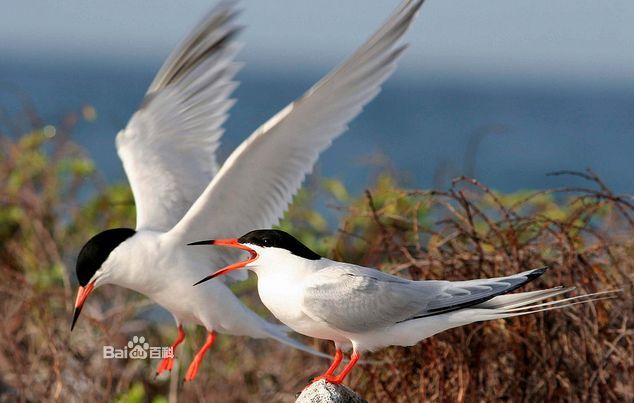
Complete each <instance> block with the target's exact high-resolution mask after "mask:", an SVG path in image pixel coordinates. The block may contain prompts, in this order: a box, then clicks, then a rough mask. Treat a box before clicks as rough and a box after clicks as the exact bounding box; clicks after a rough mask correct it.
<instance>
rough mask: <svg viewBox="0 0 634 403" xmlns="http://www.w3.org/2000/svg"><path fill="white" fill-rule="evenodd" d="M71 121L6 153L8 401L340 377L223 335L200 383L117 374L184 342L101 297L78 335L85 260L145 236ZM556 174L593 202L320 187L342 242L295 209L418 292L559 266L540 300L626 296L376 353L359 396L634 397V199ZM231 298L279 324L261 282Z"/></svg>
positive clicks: (127, 297) (220, 389) (296, 224)
mask: <svg viewBox="0 0 634 403" xmlns="http://www.w3.org/2000/svg"><path fill="white" fill-rule="evenodd" d="M25 116H26V117H27V118H28V114H27V115H25ZM25 119H26V118H25ZM74 120H75V117H74V115H71V116H70V117H69V118H68V119H67V120H65V121H64V122H63V123H62V124H60V125H58V126H57V127H55V131H54V132H53V134H54V136H53V137H52V136H51V128H50V127H45V126H44V127H43V125H42V124H41V122H34V121H31V122H28V119H26V121H27V123H30V125H31V126H33V127H36V128H37V129H36V130H31V129H29V130H23V129H20V128H19V127H14V130H15V131H16V133H13V135H12V136H7V135H6V134H7V133H5V136H4V137H3V138H2V140H1V141H2V148H1V151H0V186H1V187H2V191H1V192H0V195H1V196H0V197H1V199H0V203H1V204H0V206H1V207H0V238H1V242H0V278H2V282H0V304H1V307H2V315H3V318H2V324H1V325H0V400H1V401H13V400H23V401H49V400H52V401H85V400H113V399H119V400H123V401H153V402H160V401H166V400H174V399H176V398H178V399H179V400H182V401H190V400H194V399H203V398H207V399H211V400H213V401H260V400H272V401H293V400H294V397H295V393H296V392H298V391H300V390H301V388H302V387H303V385H304V384H305V383H306V381H307V380H308V379H310V378H311V377H312V376H314V375H316V374H318V373H319V372H320V371H322V370H323V369H324V368H325V366H326V365H327V362H325V361H324V360H322V359H318V358H313V357H307V356H305V355H304V354H302V353H300V352H296V351H291V350H289V349H287V348H284V347H283V346H280V345H277V344H275V343H272V342H266V341H254V340H250V339H246V338H228V337H219V339H218V342H217V344H216V346H215V348H213V349H212V351H211V353H210V354H209V355H208V357H207V359H206V360H205V362H204V364H203V367H202V371H201V373H200V375H199V378H198V379H197V380H196V381H195V382H193V383H191V384H187V385H182V383H181V382H180V381H179V379H180V375H179V374H178V368H177V370H176V371H174V373H173V374H172V375H171V376H167V377H165V376H162V377H160V378H158V379H153V368H154V367H155V366H156V364H157V362H150V360H127V361H126V360H105V359H103V358H102V346H104V345H114V346H123V345H125V343H126V342H127V340H129V338H130V337H131V336H132V335H137V334H142V335H144V336H145V337H146V338H147V339H148V340H149V341H150V342H151V344H152V345H167V343H168V342H169V341H171V339H172V337H174V336H175V329H174V328H173V325H171V324H169V323H160V324H157V323H156V322H154V321H149V320H148V319H147V315H144V314H143V312H146V310H147V309H148V306H149V304H148V302H147V301H146V300H145V299H144V298H142V297H140V296H138V295H135V294H133V293H131V292H128V291H125V290H122V289H118V288H115V287H104V289H103V290H99V292H97V293H95V295H94V296H92V297H91V301H89V303H88V304H87V306H86V308H85V311H84V315H82V318H81V319H80V323H79V326H78V329H77V330H75V332H74V333H73V334H72V336H71V333H70V332H69V319H70V315H71V311H72V302H73V297H74V291H75V287H76V285H75V283H74V275H73V274H72V270H73V267H74V258H75V256H76V253H77V251H78V248H80V247H81V245H82V243H83V242H84V241H85V240H86V239H87V238H88V237H89V236H90V235H92V234H94V233H95V232H98V231H99V230H100V229H103V228H106V227H115V226H132V224H133V203H132V198H131V195H130V192H129V190H128V189H127V188H126V187H125V186H106V185H104V184H103V181H101V180H99V178H98V175H97V174H96V173H95V172H94V167H93V165H92V163H91V161H90V160H89V159H88V158H86V157H85V155H84V154H83V152H82V151H81V150H80V149H79V148H78V147H77V146H76V145H74V144H73V143H72V142H71V141H69V139H68V136H67V134H68V131H69V130H70V128H71V127H72V125H73V124H74ZM25 132H28V134H26V135H23V134H22V133H25ZM9 134H11V133H9ZM51 137H52V138H51ZM558 174H559V175H571V177H578V176H581V178H582V179H583V180H585V181H586V182H585V183H586V186H585V187H583V188H568V189H551V190H546V191H541V192H520V193H514V194H511V195H508V194H501V193H498V192H495V191H493V190H490V189H488V188H487V187H486V186H484V185H482V184H480V183H478V182H477V181H475V180H471V179H468V178H459V179H457V180H455V181H454V182H453V184H452V185H451V186H449V189H448V190H446V191H418V190H414V191H411V190H406V189H402V188H399V187H398V186H396V185H395V183H394V181H393V180H392V179H391V178H390V177H388V176H383V177H380V178H378V179H377V181H376V184H375V185H374V186H373V187H372V188H371V189H369V190H368V191H366V192H365V194H363V195H362V196H360V197H356V198H355V197H350V196H348V195H347V194H346V192H345V190H344V189H343V188H342V187H341V186H340V184H339V183H338V182H336V181H323V183H324V184H325V185H324V186H322V187H321V188H320V189H321V190H319V191H318V192H317V193H321V194H322V196H323V193H326V195H327V196H324V197H325V198H326V199H327V200H331V205H332V206H334V207H335V209H336V210H337V211H338V216H339V224H338V230H332V229H329V227H328V225H327V224H326V223H325V221H324V219H323V218H322V217H321V216H320V215H319V213H317V212H315V210H314V209H312V208H311V203H312V201H313V199H312V198H311V197H310V193H309V192H307V191H303V192H302V193H301V194H300V195H299V197H298V198H297V199H296V202H295V204H294V206H293V207H292V208H291V210H290V212H289V213H288V214H287V217H286V219H285V221H284V223H283V224H282V226H283V227H284V228H285V229H288V230H290V231H291V232H293V233H294V234H296V235H298V236H300V237H301V238H302V239H303V240H304V241H305V242H307V243H308V244H309V245H310V246H311V247H313V248H315V249H317V250H319V251H320V252H321V253H324V254H326V255H328V256H329V257H333V258H335V259H341V260H346V261H350V262H356V263H360V264H364V265H368V266H375V267H380V268H381V269H383V270H385V271H388V272H390V273H395V274H399V275H402V276H407V277H410V278H413V279H435V278H446V279H456V280H458V279H466V278H477V277H488V276H501V275H505V274H511V273H515V272H518V271H521V270H526V269H527V268H535V267H541V266H548V267H549V268H551V270H550V271H549V272H548V273H547V275H545V276H543V277H542V278H540V279H539V280H538V281H536V282H535V283H532V284H530V285H528V287H526V288H527V289H534V288H543V287H550V286H555V285H560V284H564V285H575V286H576V287H577V290H576V291H575V292H576V293H578V294H583V293H590V292H596V291H601V290H606V289H608V290H609V289H622V290H623V292H622V293H621V294H620V295H618V297H617V298H613V299H607V300H603V301H600V302H597V303H593V304H585V305H577V306H574V307H572V308H570V309H565V310H560V311H554V312H546V313H540V314H536V315H531V316H526V317H521V318H514V319H508V320H497V321H492V322H487V323H481V324H473V325H470V326H466V327H463V328H459V329H453V330H450V331H447V332H445V333H442V334H440V335H437V336H436V337H433V338H431V339H428V340H425V341H423V342H421V343H419V344H418V345H416V346H415V347H412V348H407V349H406V348H390V349H386V350H383V351H381V352H377V353H375V354H372V355H369V356H368V357H367V358H368V361H369V363H367V364H365V365H360V366H358V368H357V369H356V370H355V371H353V373H352V376H351V377H350V379H349V385H350V386H351V387H353V388H354V389H355V390H356V391H357V392H359V393H360V394H361V395H363V396H364V397H365V398H366V399H368V400H369V401H395V402H401V401H402V402H406V401H407V402H408V401H447V402H454V401H458V402H460V401H499V400H508V401H632V400H633V399H634V390H633V388H634V386H633V381H632V379H634V362H633V361H634V334H633V326H632V314H633V305H632V288H633V287H632V281H633V278H632V273H633V272H634V270H633V269H634V245H633V243H632V239H633V237H632V235H634V218H633V214H634V206H633V203H634V199H633V198H632V196H622V195H616V194H613V193H612V192H611V191H610V190H609V189H608V187H607V186H605V185H604V183H603V182H601V180H600V179H599V178H598V177H597V176H596V175H594V174H593V173H592V172H590V171H588V172H585V173H572V172H568V173H565V172H562V173H558ZM212 269H213V268H211V267H210V270H212ZM235 291H236V292H237V293H239V294H240V295H241V296H242V297H243V299H244V300H245V301H247V302H249V303H251V304H252V306H253V307H254V308H255V309H257V310H258V312H260V313H262V314H263V315H266V311H265V310H264V309H263V307H262V306H261V304H259V303H258V301H257V297H256V296H255V295H254V287H253V282H252V281H251V282H246V283H242V284H238V285H236V288H235ZM189 334H190V335H192V336H193V337H191V338H189V339H188V341H187V342H186V343H185V345H184V346H183V348H182V349H181V350H180V351H178V352H177V355H178V357H179V358H180V362H181V363H183V362H185V363H188V362H189V360H190V359H191V356H192V352H193V351H195V349H196V348H197V347H199V346H200V345H201V344H202V340H203V337H204V335H203V334H202V331H201V329H198V333H197V332H195V331H193V330H192V331H190V333H189ZM305 341H306V342H307V343H312V344H313V345H314V346H315V347H318V348H321V349H322V350H324V351H330V350H331V349H332V346H330V345H328V343H325V342H317V341H314V340H309V339H305ZM182 366H183V365H182V364H181V369H180V371H181V372H183V369H182Z"/></svg>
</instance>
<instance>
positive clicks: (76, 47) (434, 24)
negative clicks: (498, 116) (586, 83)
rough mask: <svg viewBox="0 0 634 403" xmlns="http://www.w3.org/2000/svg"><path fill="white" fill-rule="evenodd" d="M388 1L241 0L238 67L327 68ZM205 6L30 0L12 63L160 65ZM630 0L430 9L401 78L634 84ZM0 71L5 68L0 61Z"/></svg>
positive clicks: (199, 1) (460, 3)
mask: <svg viewBox="0 0 634 403" xmlns="http://www.w3.org/2000/svg"><path fill="white" fill-rule="evenodd" d="M397 3H398V2H397V1H387V0H376V1H372V2H370V1H368V0H345V1H341V0H339V1H335V0H275V1H263V0H243V1H242V2H241V6H242V8H243V9H244V13H243V15H242V16H241V18H240V22H241V23H242V24H244V25H245V26H246V27H247V29H246V30H245V32H244V33H243V35H242V40H243V42H245V44H246V47H245V49H244V50H243V52H242V54H241V59H242V60H244V61H246V62H248V63H255V64H257V65H259V66H262V67H276V68H285V69H295V68H307V67H322V66H326V67H328V66H330V65H332V64H333V63H336V62H337V61H340V60H341V59H342V58H344V57H345V56H346V55H348V54H349V53H350V52H352V51H353V50H354V49H355V48H356V46H358V45H359V44H360V43H361V42H362V41H363V40H364V39H365V38H366V37H367V36H368V35H369V34H370V33H371V32H372V31H373V30H374V29H375V28H376V27H377V26H378V25H379V23H380V22H381V21H382V20H383V19H384V18H385V17H386V16H387V15H388V14H389V13H390V11H391V10H392V9H393V8H394V7H395V6H396V4H397ZM213 4H215V3H214V1H209V0H195V1H187V2H181V1H173V0H172V1H169V0H152V1H138V0H137V1H134V0H109V1H86V0H56V1H50V0H22V1H14V2H13V4H12V5H11V6H9V7H4V10H5V11H4V12H3V13H1V14H0V52H1V53H2V54H4V55H5V56H4V57H24V56H29V57H38V58H43V59H44V60H53V59H62V60H66V61H69V60H70V61H72V60H75V59H77V58H79V59H88V60H108V61H110V62H112V63H115V64H118V63H122V64H132V63H137V64H138V63H143V64H145V63H148V64H149V63H152V64H156V63H160V61H161V60H162V59H163V58H164V57H165V56H166V55H167V53H168V52H169V51H170V50H171V49H172V48H173V47H174V46H175V45H176V43H177V42H178V41H179V40H180V39H181V38H182V37H183V36H184V35H185V34H186V33H187V32H188V31H189V29H190V28H191V27H192V26H193V25H194V24H195V23H196V22H197V21H198V20H199V19H200V18H201V17H202V16H203V15H204V14H205V13H206V11H207V10H209V8H210V7H211V6H212V5H213ZM632 21H634V1H632V0H610V1H603V0H576V1H571V0H532V1H510V0H483V1H473V0H443V1H441V0H428V1H427V4H425V5H424V6H423V9H422V13H421V15H420V17H419V19H418V20H417V21H416V23H415V26H414V28H413V30H412V31H411V32H410V33H409V34H408V37H407V40H408V42H410V43H411V45H412V46H411V49H410V50H409V52H408V55H407V56H406V58H405V59H404V60H403V64H402V69H403V70H404V71H405V72H406V73H407V72H409V73H414V72H429V71H432V72H434V71H435V72H456V73H459V74H466V75H469V74H476V75H477V74H488V75H494V76H495V75H499V76H516V75H517V76H522V77H525V78H540V77H541V76H542V75H546V76H549V77H555V78H557V77H559V78H562V79H570V78H573V79H583V80H585V79H588V80H598V81H604V80H616V81H623V80H625V81H627V82H630V83H632V82H634V51H633V47H632V40H633V38H634V23H632ZM0 63H2V61H1V60H0Z"/></svg>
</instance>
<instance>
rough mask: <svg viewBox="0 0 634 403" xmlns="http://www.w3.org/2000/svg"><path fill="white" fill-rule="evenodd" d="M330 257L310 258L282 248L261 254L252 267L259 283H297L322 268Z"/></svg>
mask: <svg viewBox="0 0 634 403" xmlns="http://www.w3.org/2000/svg"><path fill="white" fill-rule="evenodd" d="M327 260H328V259H325V258H321V259H318V260H309V259H304V258H301V257H298V256H296V255H293V254H292V253H290V252H288V251H285V250H281V251H277V252H274V253H269V254H267V255H266V256H260V258H259V259H258V260H257V261H256V262H255V265H253V267H252V269H253V271H254V272H255V273H256V274H257V275H258V282H259V283H262V282H264V283H277V284H278V285H279V284H286V283H291V284H292V283H297V282H298V281H302V280H303V279H304V278H305V277H306V276H309V275H311V274H313V273H315V272H316V271H319V270H321V269H322V268H323V267H324V266H325V265H326V263H325V262H326V261H327Z"/></svg>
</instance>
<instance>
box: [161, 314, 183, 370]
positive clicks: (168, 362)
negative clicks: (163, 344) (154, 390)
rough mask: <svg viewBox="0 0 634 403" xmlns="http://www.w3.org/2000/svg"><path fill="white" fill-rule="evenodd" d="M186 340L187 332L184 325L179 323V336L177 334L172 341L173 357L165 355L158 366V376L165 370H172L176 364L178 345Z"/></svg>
mask: <svg viewBox="0 0 634 403" xmlns="http://www.w3.org/2000/svg"><path fill="white" fill-rule="evenodd" d="M183 340H185V332H184V331H183V326H181V325H178V336H176V340H174V343H172V357H165V358H163V360H162V361H161V363H160V364H159V366H158V367H157V368H156V376H159V375H160V374H161V372H163V371H171V370H172V367H173V365H174V352H175V351H176V347H177V346H178V345H179V344H181V343H182V342H183Z"/></svg>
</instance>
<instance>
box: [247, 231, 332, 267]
mask: <svg viewBox="0 0 634 403" xmlns="http://www.w3.org/2000/svg"><path fill="white" fill-rule="evenodd" d="M238 242H240V243H242V244H245V243H248V244H251V245H257V246H261V247H263V248H280V249H286V250H287V251H289V252H291V253H292V254H293V255H296V256H299V257H303V258H304V259H309V260H319V259H321V256H319V255H318V254H316V253H315V252H313V251H312V250H310V249H308V247H307V246H306V245H304V244H303V243H301V242H300V241H298V240H297V239H296V238H295V237H294V236H292V235H291V234H288V233H286V232H284V231H281V230H277V229H258V230H255V231H251V232H249V233H247V234H245V235H242V236H241V237H240V238H239V239H238Z"/></svg>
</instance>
